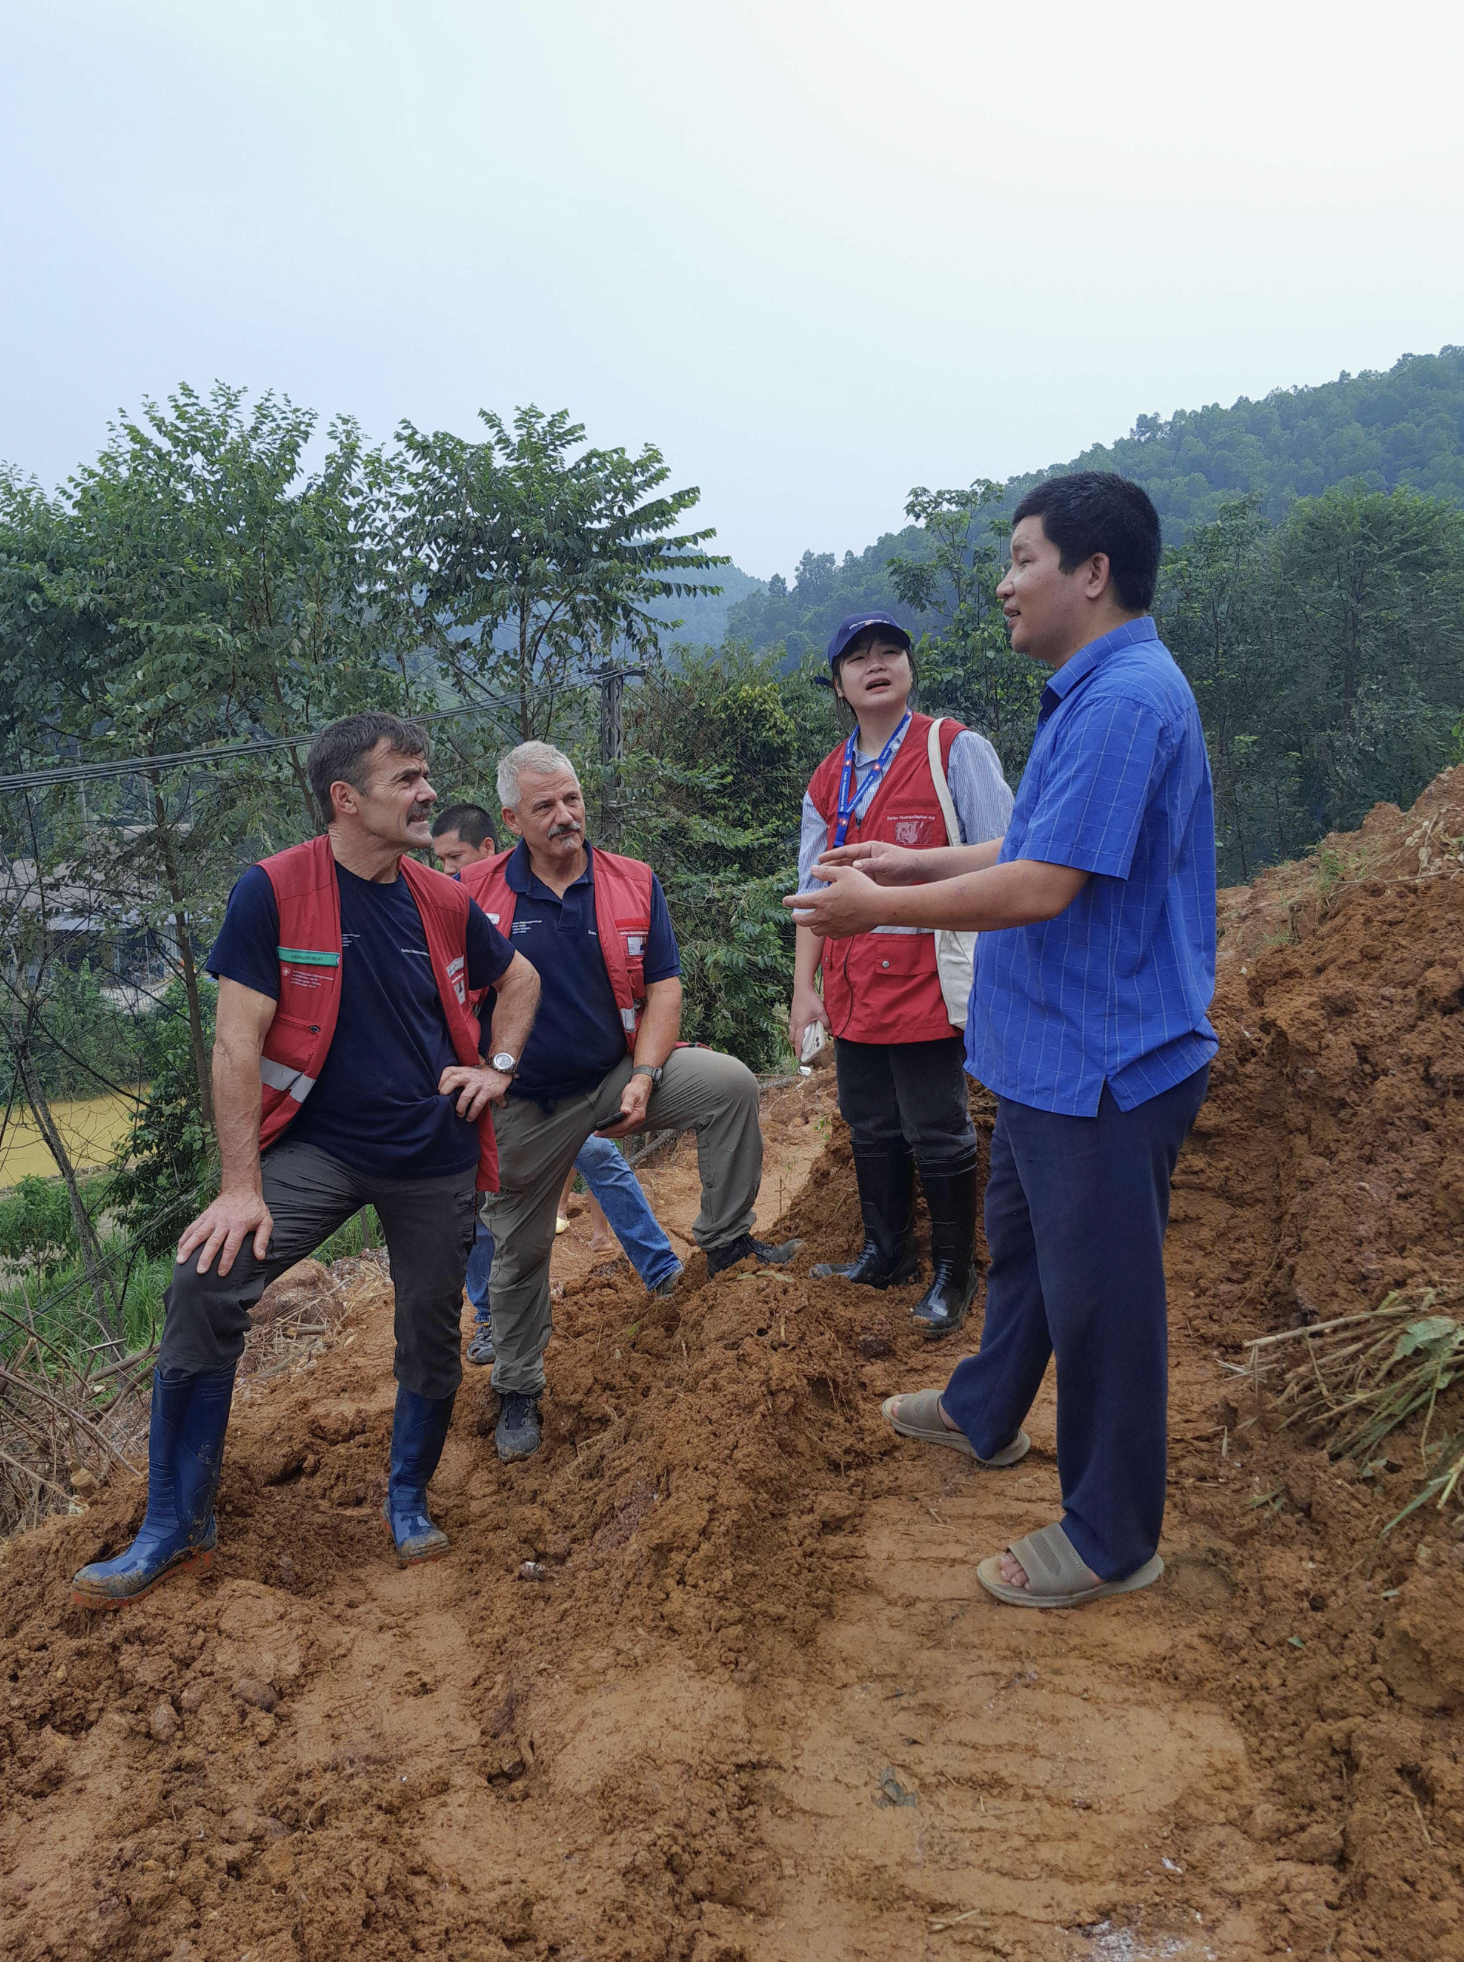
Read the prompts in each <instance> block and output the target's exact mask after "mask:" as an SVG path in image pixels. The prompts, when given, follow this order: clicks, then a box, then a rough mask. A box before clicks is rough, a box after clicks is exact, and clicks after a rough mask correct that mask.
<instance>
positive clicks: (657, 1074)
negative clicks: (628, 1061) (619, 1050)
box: [631, 1063, 664, 1090]
mask: <svg viewBox="0 0 1464 1962" xmlns="http://www.w3.org/2000/svg"><path fill="white" fill-rule="evenodd" d="M663 1074H664V1071H663V1070H662V1069H661V1067H660V1065H659V1064H656V1063H637V1064H636V1066H635V1068H634V1069H633V1070H632V1071H631V1075H632V1076H648V1077H649V1078H650V1079H651V1088H652V1089H653V1090H654V1089H655V1088H656V1086H657V1085H658V1084H659V1083H660V1081H661V1078H662V1076H663Z"/></svg>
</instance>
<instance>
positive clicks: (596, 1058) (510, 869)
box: [504, 843, 681, 1104]
mask: <svg viewBox="0 0 1464 1962" xmlns="http://www.w3.org/2000/svg"><path fill="white" fill-rule="evenodd" d="M585 860H586V864H585V869H584V871H583V872H581V874H580V876H579V877H578V878H577V879H576V880H575V882H574V884H573V885H572V886H567V887H566V888H565V892H564V897H563V898H562V899H561V898H560V897H559V895H558V893H556V892H553V891H552V890H551V889H550V888H549V887H548V886H546V885H544V884H542V883H541V881H540V880H538V879H536V878H535V877H534V874H533V870H532V868H531V866H530V864H529V848H528V846H527V845H526V844H523V843H520V845H519V846H518V849H517V850H516V851H515V852H514V854H513V856H512V857H511V858H510V859H509V861H508V865H507V867H506V868H505V871H504V877H505V878H506V879H507V880H508V883H509V886H510V887H511V888H512V890H513V891H514V892H516V893H517V894H518V899H517V900H516V902H515V904H514V913H513V926H512V929H511V931H510V940H511V944H512V946H513V951H514V952H515V953H516V954H522V955H523V956H524V958H525V960H527V961H529V962H531V963H532V964H533V966H534V967H536V968H537V969H538V970H539V987H540V994H539V1012H538V1015H537V1016H536V1017H535V1020H534V1028H533V1033H532V1034H531V1035H530V1037H529V1039H528V1041H527V1043H526V1044H525V1045H524V1053H523V1056H522V1057H521V1058H520V1060H519V1069H518V1075H517V1076H516V1077H515V1078H514V1080H513V1083H512V1086H511V1094H512V1095H513V1096H515V1097H530V1098H532V1099H533V1100H534V1102H535V1103H540V1104H554V1103H558V1101H559V1099H560V1098H561V1097H579V1096H583V1095H584V1093H585V1091H587V1090H593V1089H594V1088H595V1087H596V1086H597V1085H598V1084H600V1083H602V1082H603V1081H604V1079H605V1078H606V1077H607V1076H608V1075H609V1074H610V1072H611V1070H613V1069H614V1068H615V1065H616V1064H617V1063H619V1062H621V1061H622V1060H623V1059H624V1057H625V1053H626V1052H625V1030H624V1028H623V1026H622V1024H621V1020H620V1010H619V1009H618V1008H617V1007H616V1006H615V996H614V993H613V992H612V990H611V987H610V976H609V975H608V974H607V973H606V972H605V962H604V960H603V958H602V957H601V954H600V935H599V930H598V928H597V926H596V924H595V854H594V850H593V848H592V847H591V846H589V845H586V846H585ZM645 960H646V966H645V975H646V981H647V983H650V982H652V981H667V980H669V979H670V978H671V976H672V975H673V974H679V973H680V972H681V952H680V949H679V948H678V947H677V945H676V935H675V934H674V933H673V932H672V931H671V915H670V914H669V913H668V912H667V910H666V896H665V894H664V893H663V892H662V891H661V882H660V880H659V879H657V878H656V877H655V876H654V875H652V878H651V928H650V932H649V933H648V934H647V935H646V955H645Z"/></svg>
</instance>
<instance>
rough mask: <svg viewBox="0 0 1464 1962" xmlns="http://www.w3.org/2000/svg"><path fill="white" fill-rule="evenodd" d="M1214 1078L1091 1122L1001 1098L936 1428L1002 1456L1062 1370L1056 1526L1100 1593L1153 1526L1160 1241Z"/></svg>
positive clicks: (1160, 1360) (1160, 1372)
mask: <svg viewBox="0 0 1464 1962" xmlns="http://www.w3.org/2000/svg"><path fill="white" fill-rule="evenodd" d="M1209 1075H1210V1072H1209V1066H1208V1065H1206V1067H1205V1068H1204V1069H1202V1070H1197V1071H1196V1072H1195V1074H1194V1075H1193V1076H1190V1077H1186V1078H1185V1080H1184V1081H1183V1082H1182V1083H1177V1084H1175V1085H1174V1086H1173V1088H1172V1089H1169V1090H1165V1091H1162V1092H1161V1093H1160V1095H1159V1096H1157V1097H1152V1098H1150V1099H1149V1101H1148V1102H1147V1103H1142V1104H1139V1105H1137V1106H1136V1107H1135V1108H1134V1109H1133V1110H1129V1111H1124V1110H1120V1109H1119V1107H1118V1105H1117V1104H1116V1103H1115V1102H1114V1099H1113V1095H1112V1093H1111V1092H1110V1091H1109V1090H1107V1089H1105V1090H1104V1092H1103V1099H1102V1102H1101V1103H1100V1104H1099V1106H1098V1114H1097V1116H1096V1117H1061V1116H1058V1115H1056V1114H1055V1113H1054V1112H1051V1111H1045V1110H1034V1109H1033V1108H1032V1107H1031V1106H1030V1105H1028V1104H1018V1103H1013V1102H1012V1101H1011V1100H1010V1099H1008V1098H1006V1097H1002V1098H999V1099H998V1101H997V1116H996V1131H995V1133H994V1135H993V1137H992V1140H991V1172H990V1176H989V1177H988V1179H987V1181H986V1244H987V1247H988V1250H989V1252H990V1256H991V1258H990V1265H989V1266H988V1268H987V1271H986V1321H985V1324H984V1326H983V1328H982V1330H981V1350H980V1353H979V1355H975V1356H968V1357H967V1358H966V1360H965V1361H964V1362H960V1363H957V1365H956V1370H955V1374H954V1375H953V1376H952V1377H951V1380H950V1382H949V1383H948V1384H947V1385H946V1388H945V1390H944V1391H943V1393H942V1398H941V1400H942V1402H943V1403H944V1405H945V1411H946V1415H947V1416H948V1417H949V1418H950V1419H951V1420H952V1421H953V1422H954V1423H955V1424H957V1425H958V1426H959V1427H960V1429H961V1430H962V1431H964V1432H965V1434H966V1437H967V1438H968V1439H969V1441H970V1444H971V1448H972V1449H973V1450H974V1451H975V1452H976V1454H977V1456H978V1457H982V1458H990V1457H993V1456H994V1455H995V1454H996V1453H997V1452H998V1451H1000V1450H1001V1449H1002V1448H1003V1446H1005V1445H1008V1444H1010V1443H1011V1441H1012V1439H1013V1438H1014V1437H1015V1436H1016V1434H1017V1432H1018V1430H1019V1429H1020V1428H1021V1423H1022V1419H1023V1418H1024V1417H1025V1416H1026V1414H1027V1412H1028V1411H1029V1410H1030V1409H1031V1407H1032V1401H1033V1399H1034V1398H1035V1396H1036V1395H1037V1390H1038V1386H1039V1385H1040V1383H1041V1381H1042V1377H1043V1373H1044V1372H1045V1370H1046V1368H1047V1362H1048V1358H1049V1357H1050V1356H1052V1355H1054V1354H1055V1355H1056V1357H1057V1469H1058V1476H1059V1477H1060V1479H1061V1480H1062V1502H1063V1508H1064V1518H1063V1522H1062V1523H1063V1528H1064V1530H1065V1531H1066V1533H1067V1536H1068V1538H1069V1539H1070V1540H1071V1541H1072V1543H1073V1546H1074V1547H1075V1548H1076V1549H1077V1554H1078V1558H1079V1559H1080V1560H1083V1561H1085V1562H1086V1563H1087V1565H1088V1566H1089V1567H1091V1568H1092V1569H1093V1572H1094V1573H1095V1574H1097V1575H1098V1577H1099V1579H1100V1580H1120V1579H1122V1578H1123V1577H1124V1576H1125V1575H1127V1574H1131V1573H1133V1572H1134V1571H1135V1570H1136V1569H1137V1568H1139V1567H1142V1566H1143V1564H1144V1562H1145V1561H1146V1560H1148V1559H1149V1557H1150V1556H1151V1555H1152V1554H1153V1553H1154V1551H1155V1550H1156V1548H1157V1547H1158V1545H1159V1528H1160V1525H1161V1523H1162V1522H1163V1518H1164V1480H1165V1460H1166V1436H1165V1431H1166V1426H1165V1416H1166V1405H1167V1402H1168V1391H1169V1380H1168V1379H1169V1368H1168V1361H1169V1358H1168V1342H1169V1325H1168V1316H1167V1312H1166V1305H1165V1295H1164V1231H1165V1228H1166V1227H1167V1225H1168V1224H1169V1181H1170V1177H1171V1174H1172V1173H1173V1171H1174V1165H1175V1160H1176V1159H1177V1158H1178V1157H1179V1151H1180V1146H1181V1145H1182V1144H1183V1143H1184V1141H1185V1138H1186V1137H1187V1136H1188V1135H1189V1130H1190V1126H1191V1125H1192V1124H1193V1123H1194V1121H1195V1117H1196V1115H1197V1114H1198V1112H1199V1108H1200V1105H1201V1104H1202V1103H1203V1102H1204V1101H1205V1089H1206V1085H1207V1083H1208V1080H1209Z"/></svg>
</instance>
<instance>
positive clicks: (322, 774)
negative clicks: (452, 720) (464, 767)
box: [305, 709, 427, 824]
mask: <svg viewBox="0 0 1464 1962" xmlns="http://www.w3.org/2000/svg"><path fill="white" fill-rule="evenodd" d="M383 740H385V741H386V742H388V743H390V745H391V748H392V753H393V754H394V755H396V756H425V755H426V754H427V738H426V736H425V735H423V733H422V731H421V729H420V728H419V727H418V726H417V724H416V723H415V722H404V721H403V720H402V718H401V717H400V716H399V715H388V714H387V713H386V712H385V710H383V709H371V710H369V711H368V712H367V713H366V714H364V715H343V716H342V717H341V719H340V721H339V722H328V723H327V724H326V726H325V727H324V728H323V729H322V730H321V732H320V734H319V735H318V736H317V737H316V738H315V741H314V742H313V743H312V744H311V745H310V754H309V755H308V756H307V757H306V759H305V771H306V774H307V776H308V777H309V778H310V788H311V789H312V790H313V791H314V793H315V801H316V803H317V804H319V806H320V813H321V816H322V817H323V819H324V820H325V822H326V823H327V824H329V823H330V822H331V820H332V819H333V818H334V816H335V811H334V808H333V807H332V805H331V801H330V787H331V785H332V784H333V783H348V784H352V785H354V787H355V788H356V789H357V790H364V789H365V788H366V758H367V757H368V756H369V755H370V754H371V752H372V750H373V749H375V747H376V745H377V744H378V743H379V742H381V741H383Z"/></svg>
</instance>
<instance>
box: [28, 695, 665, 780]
mask: <svg viewBox="0 0 1464 1962" xmlns="http://www.w3.org/2000/svg"><path fill="white" fill-rule="evenodd" d="M644 672H645V670H644V669H643V668H614V669H611V670H609V671H608V672H596V673H595V674H594V675H593V676H591V677H590V678H589V679H587V680H586V681H583V682H576V683H571V684H570V685H571V686H573V687H583V688H597V687H601V686H602V685H603V684H604V683H605V682H607V681H611V680H617V679H623V678H626V677H629V676H633V675H638V674H643V673H644ZM531 692H532V693H534V694H539V693H541V692H542V691H541V690H538V689H535V690H532V691H531ZM518 706H519V697H518V696H517V695H485V696H483V697H482V699H481V700H479V701H476V702H469V703H465V704H464V705H463V707H461V708H450V709H432V710H429V711H428V713H426V714H425V715H412V714H407V715H403V717H402V720H403V722H448V721H451V720H453V719H454V718H455V717H457V716H462V715H483V714H487V713H489V712H491V711H492V710H494V709H501V708H517V707H518ZM311 741H312V737H311V736H308V735H306V736H257V737H255V738H253V739H252V740H251V741H249V742H244V743H229V744H226V745H224V746H222V747H219V746H215V747H213V748H209V749H180V750H174V751H172V752H171V753H169V754H168V755H164V756H128V757H119V758H117V759H116V760H115V761H112V762H107V763H66V764H62V765H61V766H60V767H59V768H57V769H54V770H21V771H18V772H16V773H15V774H14V775H11V776H0V793H4V792H11V793H13V792H15V791H21V790H47V789H50V788H51V787H52V786H53V785H56V784H63V783H95V782H98V781H101V780H104V779H110V778H114V777H131V776H148V775H150V774H151V773H152V772H153V771H155V770H178V769H185V768H188V769H206V768H208V767H209V766H210V765H212V764H215V763H226V762H229V761H231V760H232V759H233V758H234V757H236V756H263V755H265V754H266V753H267V752H269V751H271V750H276V749H306V748H308V747H309V745H310V743H311Z"/></svg>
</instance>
